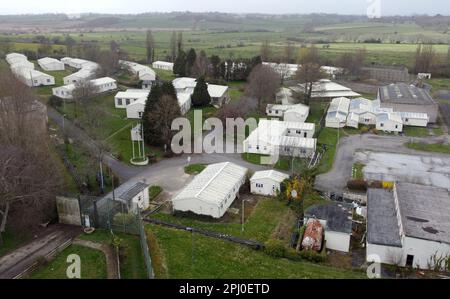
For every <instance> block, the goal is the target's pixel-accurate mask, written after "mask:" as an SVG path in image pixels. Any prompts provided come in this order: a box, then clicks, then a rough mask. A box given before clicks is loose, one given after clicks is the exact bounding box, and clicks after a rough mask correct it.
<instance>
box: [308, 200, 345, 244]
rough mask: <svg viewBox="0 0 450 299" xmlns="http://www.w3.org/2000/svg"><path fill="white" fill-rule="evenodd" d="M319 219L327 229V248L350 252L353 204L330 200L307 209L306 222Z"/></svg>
mask: <svg viewBox="0 0 450 299" xmlns="http://www.w3.org/2000/svg"><path fill="white" fill-rule="evenodd" d="M310 219H316V220H319V222H320V223H321V224H322V226H323V228H324V230H325V241H326V248H327V249H330V250H335V251H341V252H350V240H351V236H352V231H353V230H352V225H353V206H352V205H351V204H347V203H339V202H330V203H328V204H325V205H314V206H311V207H309V208H308V209H307V210H306V211H305V216H304V223H307V222H308V221H309V220H310Z"/></svg>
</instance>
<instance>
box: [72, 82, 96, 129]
mask: <svg viewBox="0 0 450 299" xmlns="http://www.w3.org/2000/svg"><path fill="white" fill-rule="evenodd" d="M97 93H98V88H97V87H95V86H94V85H92V83H91V82H90V81H89V80H87V81H81V82H78V83H77V84H76V85H75V89H74V90H73V91H72V96H73V101H74V114H75V115H74V116H75V121H77V118H78V106H81V107H82V108H83V109H84V112H85V113H86V114H87V115H88V114H89V113H90V111H91V107H90V106H91V105H89V103H90V101H91V100H92V97H93V96H94V95H96V94H97Z"/></svg>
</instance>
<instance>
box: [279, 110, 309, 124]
mask: <svg viewBox="0 0 450 299" xmlns="http://www.w3.org/2000/svg"><path fill="white" fill-rule="evenodd" d="M307 118H308V114H306V115H302V114H301V113H298V112H296V111H287V112H286V113H284V121H291V122H301V123H304V122H305V121H306V119H307Z"/></svg>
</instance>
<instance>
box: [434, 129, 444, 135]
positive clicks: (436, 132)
mask: <svg viewBox="0 0 450 299" xmlns="http://www.w3.org/2000/svg"><path fill="white" fill-rule="evenodd" d="M433 134H434V135H435V136H442V135H444V134H445V132H444V129H443V128H442V127H439V128H434V129H433Z"/></svg>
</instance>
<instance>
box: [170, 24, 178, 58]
mask: <svg viewBox="0 0 450 299" xmlns="http://www.w3.org/2000/svg"><path fill="white" fill-rule="evenodd" d="M170 58H171V61H172V62H174V61H175V59H176V58H177V33H176V32H175V31H172V36H171V38H170Z"/></svg>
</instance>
